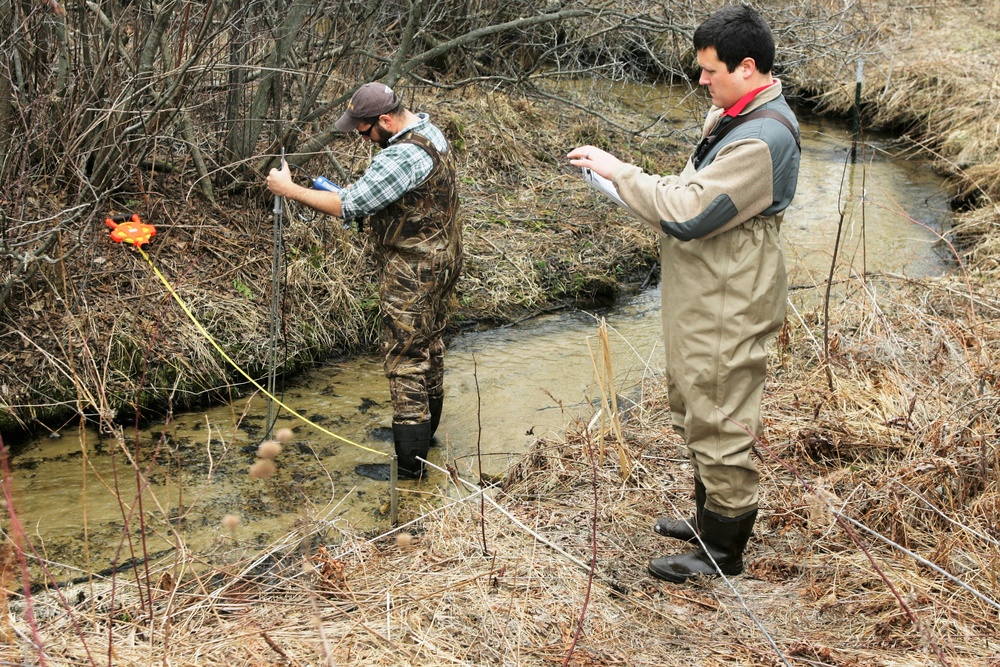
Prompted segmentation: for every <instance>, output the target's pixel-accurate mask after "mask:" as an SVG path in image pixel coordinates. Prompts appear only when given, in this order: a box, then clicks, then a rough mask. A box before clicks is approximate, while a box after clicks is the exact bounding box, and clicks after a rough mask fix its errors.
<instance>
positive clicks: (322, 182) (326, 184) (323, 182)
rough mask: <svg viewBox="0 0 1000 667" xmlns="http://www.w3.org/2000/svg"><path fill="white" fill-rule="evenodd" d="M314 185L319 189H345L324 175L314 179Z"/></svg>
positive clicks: (337, 190)
mask: <svg viewBox="0 0 1000 667" xmlns="http://www.w3.org/2000/svg"><path fill="white" fill-rule="evenodd" d="M313 187H314V188H315V189H317V190H326V191H328V192H340V191H341V190H342V189H343V188H341V187H340V186H339V185H337V184H336V183H334V182H333V181H331V180H330V179H328V178H325V177H323V176H317V177H316V178H314V179H313Z"/></svg>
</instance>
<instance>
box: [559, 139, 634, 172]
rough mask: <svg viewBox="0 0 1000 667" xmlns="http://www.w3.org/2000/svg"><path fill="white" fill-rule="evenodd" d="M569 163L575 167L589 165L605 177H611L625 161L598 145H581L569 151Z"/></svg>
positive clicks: (592, 169) (589, 167)
mask: <svg viewBox="0 0 1000 667" xmlns="http://www.w3.org/2000/svg"><path fill="white" fill-rule="evenodd" d="M566 157H568V158H569V163H570V164H571V165H573V166H574V167H587V168H588V169H590V170H591V171H593V172H595V173H597V174H600V175H601V176H603V177H604V178H607V179H611V178H612V177H614V175H615V172H616V171H618V170H619V169H621V168H622V167H624V166H625V163H624V162H622V161H621V160H619V159H618V158H616V157H615V156H614V155H612V154H611V153H608V152H607V151H602V150H601V149H600V148H597V147H596V146H580V147H579V148H574V149H573V150H571V151H570V152H569V155H567V156H566Z"/></svg>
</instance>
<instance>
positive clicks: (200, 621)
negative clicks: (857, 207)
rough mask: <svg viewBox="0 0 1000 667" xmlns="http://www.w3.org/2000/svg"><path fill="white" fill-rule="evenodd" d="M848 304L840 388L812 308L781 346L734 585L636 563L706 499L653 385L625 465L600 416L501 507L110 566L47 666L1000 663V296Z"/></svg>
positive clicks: (497, 498) (407, 497)
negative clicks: (145, 571)
mask: <svg viewBox="0 0 1000 667" xmlns="http://www.w3.org/2000/svg"><path fill="white" fill-rule="evenodd" d="M842 296H843V297H844V298H842V299H840V300H838V303H840V304H841V305H840V306H839V307H838V309H837V311H836V312H835V313H834V316H835V318H836V321H837V322H838V323H839V337H838V338H837V340H838V343H837V345H836V346H835V349H834V350H832V352H831V355H830V358H829V364H828V368H829V370H830V373H831V376H832V377H833V380H834V382H833V388H832V389H831V388H830V387H829V385H828V381H827V373H826V368H827V366H825V365H824V359H823V351H822V349H820V348H819V347H818V345H817V343H816V341H817V340H819V339H820V338H821V336H822V332H821V331H819V330H818V329H817V327H818V325H817V324H816V323H815V322H810V321H809V319H810V318H809V317H808V316H803V317H802V318H801V319H795V320H792V321H790V322H789V326H788V329H787V331H786V335H785V336H784V337H783V343H782V345H781V347H780V348H779V349H776V350H775V351H774V353H773V357H772V367H773V369H774V381H772V382H771V383H770V384H769V389H768V392H767V396H766V415H767V425H766V433H765V439H764V440H763V441H762V442H761V443H759V446H758V448H757V451H758V454H759V466H760V469H761V473H762V489H763V495H762V511H761V518H760V520H759V523H758V530H757V532H756V535H755V537H754V539H753V540H752V541H751V544H750V547H749V550H748V553H747V557H748V569H747V572H746V574H744V575H743V576H741V577H733V578H731V579H729V580H728V581H727V580H712V581H703V582H698V583H694V584H690V585H683V586H677V585H671V584H665V583H662V582H658V581H656V580H654V579H652V578H650V577H648V576H647V575H646V573H645V562H646V560H647V559H648V558H650V557H652V556H655V555H659V554H661V553H663V552H667V551H672V550H674V549H678V548H681V547H682V546H683V545H680V544H679V543H671V542H670V541H665V540H663V539H662V538H659V537H657V536H656V535H654V534H653V533H652V531H651V530H650V525H651V521H652V517H654V516H657V515H662V514H676V515H684V514H686V513H687V512H688V511H689V508H690V504H691V499H690V488H691V482H690V471H689V470H688V469H687V468H686V464H685V463H684V461H685V459H686V456H685V453H684V451H683V446H682V444H681V443H680V442H679V441H678V440H677V439H676V437H675V436H674V435H673V434H672V432H671V429H670V426H669V414H668V411H666V410H665V409H664V404H665V397H664V395H663V386H662V382H661V381H660V379H659V378H656V377H649V378H647V381H646V382H645V383H644V386H643V387H642V389H641V391H640V392H639V393H638V394H637V395H636V396H633V398H634V399H635V405H634V406H633V407H631V408H630V409H629V410H628V411H627V412H626V414H625V418H624V423H623V440H622V443H621V444H622V447H623V451H624V454H625V456H626V460H627V462H628V467H629V471H630V472H629V475H628V476H627V479H623V477H624V476H625V475H623V469H622V466H621V459H619V457H618V456H617V455H614V454H613V453H612V449H611V448H608V449H607V450H606V451H605V455H604V456H600V455H599V438H598V435H599V434H603V435H604V436H605V438H606V440H607V441H608V442H609V443H611V442H615V437H614V434H613V432H612V431H611V430H610V426H609V425H608V424H605V425H603V426H602V422H601V420H599V419H595V420H594V421H593V424H592V425H591V426H590V428H588V427H587V426H585V425H583V424H580V425H578V426H577V427H576V428H574V429H573V430H572V431H571V432H569V433H567V435H566V437H565V439H564V440H560V441H551V440H539V441H538V442H536V443H535V446H534V448H533V449H532V451H531V452H529V453H528V454H527V455H526V456H525V457H524V459H523V460H522V461H521V462H519V463H518V464H517V465H516V466H515V467H514V468H513V469H512V470H511V471H510V473H509V474H508V475H507V477H506V480H505V482H504V484H503V485H502V487H493V488H490V489H488V490H487V492H486V494H485V495H486V500H484V499H483V498H482V497H481V496H480V495H479V494H478V492H477V490H476V488H475V487H474V486H473V485H472V484H470V483H466V482H464V481H461V480H458V479H457V478H451V479H450V483H447V484H446V483H442V484H441V485H440V486H434V485H431V484H423V485H419V486H416V487H409V488H410V489H411V490H412V491H411V492H410V493H406V492H404V496H403V498H404V499H403V512H404V516H403V517H402V522H403V525H401V527H400V528H399V529H398V530H396V531H391V532H388V533H385V534H380V535H375V536H366V535H360V534H357V533H356V532H353V531H352V530H351V529H350V528H349V527H348V526H347V525H346V524H345V523H342V522H340V521H339V520H337V519H333V518H331V517H329V516H327V517H324V516H317V517H313V519H312V520H311V521H307V522H304V523H303V524H302V525H301V526H300V527H299V528H298V529H297V530H296V531H294V532H292V533H290V534H289V535H288V536H287V537H286V538H285V539H283V540H281V541H279V542H277V543H275V544H273V545H271V546H270V547H269V548H268V549H265V550H263V551H261V550H255V549H253V548H250V547H249V546H244V545H240V544H239V543H237V542H236V541H234V540H232V539H231V538H229V537H227V536H225V535H220V538H219V541H218V545H217V548H216V549H215V550H214V551H213V552H211V553H207V554H200V555H198V556H195V555H192V554H187V555H175V556H172V557H170V558H169V559H167V560H165V561H163V562H161V563H159V564H157V567H156V569H155V570H154V572H153V573H152V575H151V577H150V582H151V583H150V584H149V586H148V588H147V585H146V584H145V583H143V585H142V586H140V587H137V586H136V577H134V576H133V575H132V573H123V574H120V575H118V577H117V579H116V580H115V582H114V585H115V586H116V588H117V596H116V603H115V608H114V609H113V610H112V609H110V608H109V607H108V599H109V591H110V586H111V583H110V582H108V581H107V580H99V581H97V582H96V583H95V584H94V587H93V588H92V589H91V588H89V587H87V586H83V587H80V588H78V589H74V590H69V591H66V592H65V593H63V599H65V600H66V602H65V603H64V602H62V601H61V600H60V598H58V597H56V596H54V595H42V594H37V595H36V596H35V598H34V604H35V613H36V615H38V617H39V619H40V620H39V622H38V625H39V628H40V634H41V636H42V637H43V639H44V640H45V641H46V652H47V656H48V658H49V660H50V664H90V663H89V659H88V658H87V657H86V653H85V650H84V646H86V649H87V650H89V651H90V653H91V656H94V657H95V661H96V662H97V663H103V662H104V661H105V660H106V656H107V655H108V654H109V652H110V651H113V654H114V656H115V658H114V664H116V665H150V664H171V665H196V664H197V665H210V664H220V665H221V664H225V665H230V666H233V667H237V666H242V665H261V664H289V665H316V664H329V665H344V664H352V665H412V664H428V665H445V664H457V665H508V664H509V665H539V666H541V665H549V664H571V665H659V666H669V665H677V666H678V667H680V666H681V665H737V664H742V665H779V664H786V665H803V666H804V665H844V666H846V665H851V666H856V667H859V666H868V665H871V666H875V665H938V664H941V665H962V666H965V667H979V666H982V667H995V665H997V664H998V661H1000V647H998V646H997V644H996V641H995V624H996V619H997V615H998V611H1000V578H998V577H997V572H998V571H1000V493H998V492H1000V489H998V479H997V471H998V470H1000V450H998V447H997V445H998V439H1000V438H998V434H1000V414H998V412H997V410H996V405H997V403H996V401H997V394H998V392H1000V375H998V374H997V368H1000V347H998V346H997V345H996V344H995V343H996V341H997V340H1000V325H998V318H997V317H996V313H997V312H998V310H1000V300H998V299H997V296H996V294H995V293H993V294H989V293H986V292H984V291H980V290H976V291H973V292H971V293H970V291H969V288H968V285H967V284H966V283H964V282H962V281H960V280H954V279H949V278H943V279H929V280H922V281H905V280H902V279H891V278H887V279H884V280H880V281H877V283H875V284H873V285H872V288H865V287H864V286H862V285H848V286H847V287H845V288H844V292H843V295H842ZM918 301H922V302H923V303H924V304H925V308H921V309H917V308H914V307H913V306H912V304H914V303H916V302H918ZM989 341H992V342H993V344H987V343H988V342H989ZM602 429H603V430H602ZM445 479H446V480H448V479H449V478H447V477H445ZM401 536H402V537H401ZM139 580H140V581H143V582H145V579H144V578H140V579H139ZM139 591H142V592H143V595H144V596H145V595H147V594H148V593H147V591H149V592H151V597H152V598H153V602H152V604H151V605H149V604H145V603H144V602H143V601H142V599H141V597H140V596H139V595H138V592H139ZM150 609H152V611H150ZM16 611H18V612H19V611H20V607H18V608H17V609H16ZM22 618H23V617H22V616H20V614H18V615H17V616H15V619H17V620H16V622H15V624H14V627H15V628H17V629H18V631H19V632H20V637H21V641H20V642H18V645H19V646H20V649H21V651H22V652H23V655H24V658H25V659H31V658H32V656H33V655H34V652H33V651H32V650H30V649H29V648H28V643H27V641H26V637H27V629H26V626H25V624H24V623H23V620H21V619H22Z"/></svg>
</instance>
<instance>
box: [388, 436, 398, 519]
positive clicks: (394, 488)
mask: <svg viewBox="0 0 1000 667" xmlns="http://www.w3.org/2000/svg"><path fill="white" fill-rule="evenodd" d="M398 487H399V458H398V457H397V456H396V455H395V454H393V455H392V457H391V458H390V459H389V525H390V526H395V525H396V524H398V523H399V488H398Z"/></svg>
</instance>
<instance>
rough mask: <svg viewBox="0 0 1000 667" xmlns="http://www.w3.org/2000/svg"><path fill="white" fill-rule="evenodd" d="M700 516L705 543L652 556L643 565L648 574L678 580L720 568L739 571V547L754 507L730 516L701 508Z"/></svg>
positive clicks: (750, 525)
mask: <svg viewBox="0 0 1000 667" xmlns="http://www.w3.org/2000/svg"><path fill="white" fill-rule="evenodd" d="M701 519H702V520H701V541H702V542H704V543H705V545H704V546H700V545H699V547H698V548H697V549H695V550H694V551H688V552H687V553H683V554H679V555H677V556H663V557H662V558H654V559H653V560H651V561H649V566H648V568H647V569H648V570H649V573H650V574H651V575H653V576H654V577H656V578H657V579H663V580H664V581H671V582H674V583H677V584H679V583H682V582H684V581H687V580H688V579H691V578H692V577H696V576H698V575H699V574H703V575H705V576H709V577H716V576H718V575H719V572H720V571H721V572H722V574H725V575H734V574H740V573H741V572H743V550H744V549H746V546H747V542H748V541H749V540H750V535H751V533H753V524H754V521H756V519H757V510H750V511H749V512H746V513H745V514H741V515H740V516H737V517H733V518H730V517H726V516H721V515H719V514H716V513H715V512H712V511H710V510H704V513H703V514H702V518H701ZM713 560H714V561H715V562H713ZM716 565H717V566H718V569H716Z"/></svg>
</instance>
